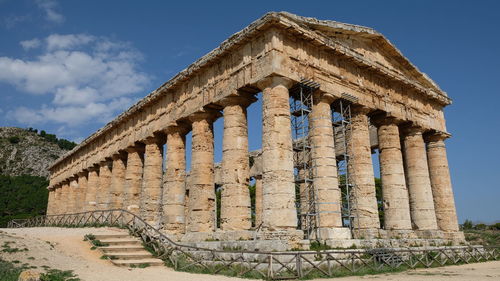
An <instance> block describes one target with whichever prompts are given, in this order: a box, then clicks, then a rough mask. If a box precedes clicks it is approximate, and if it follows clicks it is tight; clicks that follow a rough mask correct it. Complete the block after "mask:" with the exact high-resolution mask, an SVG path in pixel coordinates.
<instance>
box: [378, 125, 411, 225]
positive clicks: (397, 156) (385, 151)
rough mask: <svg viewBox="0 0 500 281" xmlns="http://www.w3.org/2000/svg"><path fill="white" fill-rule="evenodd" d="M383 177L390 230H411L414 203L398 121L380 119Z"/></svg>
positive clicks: (387, 223)
mask: <svg viewBox="0 0 500 281" xmlns="http://www.w3.org/2000/svg"><path fill="white" fill-rule="evenodd" d="M376 123H377V125H379V126H378V131H377V132H378V146H379V150H380V155H379V160H380V176H381V178H382V196H383V204H384V228H385V229H386V230H411V229H412V227H411V217H410V203H409V201H408V200H409V199H408V189H407V188H406V180H405V173H404V164H403V154H402V152H401V141H400V140H401V139H400V135H399V128H398V125H397V123H396V120H394V119H393V118H384V119H381V120H377V122H376Z"/></svg>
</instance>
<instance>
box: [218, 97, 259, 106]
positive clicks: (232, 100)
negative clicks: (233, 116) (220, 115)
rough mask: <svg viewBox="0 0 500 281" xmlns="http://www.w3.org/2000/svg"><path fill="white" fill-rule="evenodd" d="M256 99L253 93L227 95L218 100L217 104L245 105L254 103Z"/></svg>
mask: <svg viewBox="0 0 500 281" xmlns="http://www.w3.org/2000/svg"><path fill="white" fill-rule="evenodd" d="M256 101H257V98H256V97H254V96H253V95H245V96H243V95H234V96H227V97H225V98H223V99H222V100H221V101H219V104H220V105H222V106H224V107H225V106H230V105H241V106H242V107H245V108H246V107H247V106H249V105H250V104H252V103H254V102H256Z"/></svg>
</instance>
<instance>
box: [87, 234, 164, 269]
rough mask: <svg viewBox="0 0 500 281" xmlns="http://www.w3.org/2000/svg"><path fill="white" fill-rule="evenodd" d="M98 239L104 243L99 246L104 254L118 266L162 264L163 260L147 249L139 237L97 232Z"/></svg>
mask: <svg viewBox="0 0 500 281" xmlns="http://www.w3.org/2000/svg"><path fill="white" fill-rule="evenodd" d="M94 236H95V239H96V240H99V241H101V243H103V244H104V245H107V246H101V247H97V249H99V250H100V251H101V252H102V253H103V255H105V256H107V257H108V259H109V260H110V261H111V263H113V264H114V265H117V266H127V267H147V266H160V265H163V264H164V263H163V261H162V260H160V259H157V258H154V256H153V255H152V254H151V253H150V252H148V251H146V250H145V249H144V247H143V246H142V243H141V240H140V239H139V238H136V237H133V236H130V235H128V234H96V235H94Z"/></svg>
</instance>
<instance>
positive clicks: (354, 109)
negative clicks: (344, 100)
mask: <svg viewBox="0 0 500 281" xmlns="http://www.w3.org/2000/svg"><path fill="white" fill-rule="evenodd" d="M372 111H373V109H371V108H369V107H367V106H364V105H361V104H352V105H351V113H352V114H364V115H368V113H370V112H372Z"/></svg>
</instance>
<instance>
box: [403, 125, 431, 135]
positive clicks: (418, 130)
mask: <svg viewBox="0 0 500 281" xmlns="http://www.w3.org/2000/svg"><path fill="white" fill-rule="evenodd" d="M400 129H401V132H402V133H403V135H418V134H423V132H424V131H425V130H424V128H423V127H421V126H418V125H414V124H405V125H402V126H401V127H400Z"/></svg>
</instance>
